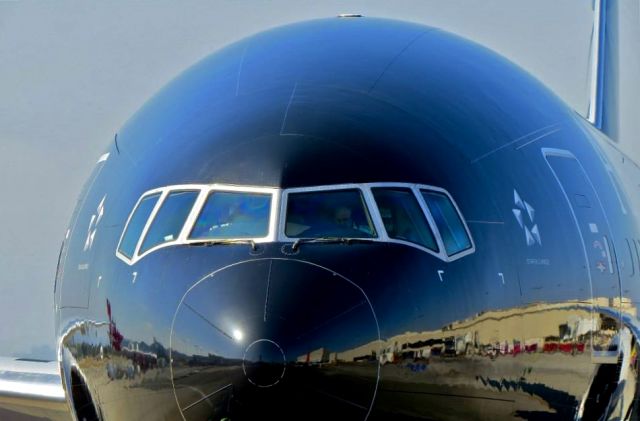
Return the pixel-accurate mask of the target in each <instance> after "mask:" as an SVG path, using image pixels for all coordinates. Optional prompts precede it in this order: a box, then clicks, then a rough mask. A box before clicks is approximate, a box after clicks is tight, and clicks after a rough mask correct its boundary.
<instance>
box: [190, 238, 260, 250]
mask: <svg viewBox="0 0 640 421" xmlns="http://www.w3.org/2000/svg"><path fill="white" fill-rule="evenodd" d="M187 244H188V245H190V246H205V247H211V246H217V245H219V244H249V245H250V246H251V250H252V251H256V249H257V247H258V246H257V245H256V242H255V241H253V240H252V239H223V238H221V239H217V240H199V241H193V242H190V243H187Z"/></svg>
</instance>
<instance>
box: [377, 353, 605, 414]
mask: <svg viewBox="0 0 640 421" xmlns="http://www.w3.org/2000/svg"><path fill="white" fill-rule="evenodd" d="M570 358H571V359H573V360H572V366H573V367H574V368H575V365H579V366H580V367H582V368H583V370H582V371H581V373H580V374H576V373H575V372H574V371H573V370H572V371H569V370H567V369H566V365H567V362H568V359H570ZM541 359H544V368H537V369H535V370H534V369H532V366H534V365H535V366H538V367H540V366H541V363H542V361H541ZM592 370H593V365H592V364H591V362H590V358H589V356H588V355H582V354H580V355H576V356H571V355H562V354H553V355H541V354H530V355H519V356H518V357H516V358H514V357H511V356H507V357H498V358H497V359H496V360H493V361H492V360H489V359H486V358H481V357H470V358H459V359H441V358H433V359H431V362H430V363H429V364H427V367H426V369H425V370H424V371H420V372H414V371H412V370H410V369H409V368H407V366H406V365H402V364H398V365H390V364H388V365H385V366H384V367H383V369H382V382H381V386H380V388H379V391H378V401H377V405H376V408H377V409H379V410H381V411H383V413H386V414H388V416H391V414H392V413H393V412H394V411H402V412H403V413H404V414H405V415H407V416H409V417H410V416H411V415H416V416H417V415H418V414H419V415H420V416H423V417H424V416H425V415H428V416H430V417H433V418H437V419H503V418H513V417H514V416H516V415H517V416H519V417H521V418H524V419H530V418H532V417H537V416H542V415H546V416H547V417H549V416H552V417H553V416H556V417H561V418H563V417H566V416H567V415H569V414H572V413H573V411H575V407H576V406H577V403H578V402H579V400H580V398H581V396H578V394H579V393H581V391H580V389H579V385H580V384H584V382H585V381H586V379H588V378H589V376H590V375H591V373H592ZM499 373H514V376H513V378H504V377H501V376H500V374H499ZM543 383H544V386H543ZM516 410H517V411H518V412H517V413H516V412H515V411H516ZM384 418H385V416H384V415H382V416H381V418H380V419H384ZM407 419H411V418H407ZM416 419H420V418H416Z"/></svg>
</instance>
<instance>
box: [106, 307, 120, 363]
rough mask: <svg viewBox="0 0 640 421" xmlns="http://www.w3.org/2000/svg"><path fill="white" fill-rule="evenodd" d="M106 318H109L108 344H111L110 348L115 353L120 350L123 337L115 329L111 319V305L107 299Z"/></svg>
mask: <svg viewBox="0 0 640 421" xmlns="http://www.w3.org/2000/svg"><path fill="white" fill-rule="evenodd" d="M107 316H108V317H109V342H111V346H112V347H113V349H115V350H116V351H120V350H121V349H122V340H123V339H124V336H122V333H120V331H119V330H118V328H117V327H116V322H115V321H114V320H113V319H112V318H111V303H110V302H109V299H108V298H107Z"/></svg>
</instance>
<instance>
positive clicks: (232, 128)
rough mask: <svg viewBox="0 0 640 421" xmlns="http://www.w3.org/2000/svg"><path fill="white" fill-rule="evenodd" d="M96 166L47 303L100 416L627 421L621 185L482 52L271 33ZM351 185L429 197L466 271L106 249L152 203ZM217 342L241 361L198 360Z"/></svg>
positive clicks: (627, 276) (417, 31)
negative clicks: (457, 231)
mask: <svg viewBox="0 0 640 421" xmlns="http://www.w3.org/2000/svg"><path fill="white" fill-rule="evenodd" d="M108 153H109V155H108V158H107V159H105V160H103V161H101V162H99V163H98V164H97V165H96V169H95V171H94V173H93V174H92V176H91V178H90V180H89V181H88V182H87V185H86V187H85V189H84V191H83V193H82V195H81V197H80V199H79V202H78V206H77V209H76V211H75V213H74V216H73V217H72V221H71V224H70V227H69V231H68V233H67V238H66V239H65V241H64V243H63V247H62V250H61V257H60V264H59V267H58V271H57V276H56V293H55V295H56V317H57V325H58V329H59V332H58V333H59V335H60V356H61V359H62V362H63V364H62V365H63V371H64V373H63V375H64V377H65V378H66V382H67V386H71V385H72V383H73V379H72V377H73V376H72V372H75V373H78V374H77V375H76V377H79V378H81V379H82V382H84V383H86V385H87V388H88V391H89V393H90V396H91V399H92V400H93V403H94V405H95V407H96V410H97V412H98V413H99V414H100V416H101V417H103V418H104V419H125V418H129V419H143V418H147V419H148V418H155V419H162V418H176V419H180V418H181V417H184V418H185V419H203V420H204V419H215V420H219V419H223V418H224V417H229V418H230V419H231V420H238V419H257V418H258V417H263V418H264V419H298V420H299V419H318V420H320V419H322V420H326V419H354V420H356V419H360V420H364V419H371V420H373V419H375V420H386V419H403V420H404V419H406V420H409V419H433V418H435V419H466V418H483V419H484V418H492V419H495V418H512V417H520V418H525V419H532V418H535V417H538V416H543V415H544V416H548V417H557V418H558V419H565V418H576V417H578V418H583V419H590V418H594V419H596V418H598V417H599V416H601V415H602V414H607V416H608V417H609V416H610V417H615V416H621V417H625V416H627V414H628V413H630V411H633V410H635V408H634V407H633V400H634V398H635V395H636V375H637V370H636V367H635V355H636V351H635V347H636V340H635V338H636V335H637V333H638V332H640V331H639V330H638V319H637V312H636V306H637V303H638V302H640V288H639V287H638V284H639V281H640V255H639V254H638V253H639V248H640V231H638V219H637V211H638V209H639V208H638V206H637V204H638V201H639V200H640V195H639V191H638V185H637V180H638V179H639V178H638V177H640V169H638V167H637V166H636V165H635V164H634V163H633V162H632V161H631V160H630V159H628V158H627V157H625V156H624V155H623V154H622V153H621V152H619V151H618V150H616V149H615V147H614V146H613V145H612V144H611V143H610V141H608V140H607V139H606V138H605V137H604V136H603V135H601V134H600V133H598V132H597V131H596V130H594V129H593V128H592V127H591V126H590V125H589V124H588V123H587V122H585V121H584V120H583V119H582V118H580V117H579V116H577V115H576V114H574V112H572V111H571V110H569V109H568V108H567V107H566V106H565V105H564V104H563V103H562V102H561V101H560V100H559V99H558V98H557V97H555V96H554V95H553V94H552V93H550V92H549V91H548V90H547V89H546V88H545V87H544V86H542V85H541V84H540V83H539V82H537V81H536V80H535V79H533V78H532V77H531V76H529V75H528V74H526V72H524V71H523V70H521V69H519V68H517V67H516V66H514V65H513V64H511V63H509V62H508V61H506V60H505V59H503V58H501V57H499V56H497V55H496V54H494V53H492V52H490V51H488V50H486V49H484V48H483V47H480V46H478V45H476V44H473V43H471V42H469V41H466V40H463V39H460V38H457V37H455V36H452V35H450V34H447V33H444V32H442V31H439V30H436V29H433V28H427V27H424V26H419V25H414V24H408V23H402V22H395V21H387V20H378V19H369V18H340V19H331V20H319V21H312V22H307V23H301V24H295V25H290V26H286V27H283V28H280V29H275V30H272V31H268V32H265V33H262V34H259V35H256V36H254V37H251V38H248V39H246V40H243V41H240V42H238V43H236V44H233V45H232V46H230V47H227V48H225V49H223V50H222V51H220V52H218V53H216V54H214V55H212V56H210V57H208V58H206V59H204V60H203V61H201V62H200V63H198V64H196V65H195V66H193V67H192V68H190V69H189V70H187V71H186V72H184V74H182V75H181V76H180V77H179V78H177V79H176V80H175V81H173V82H171V83H170V84H169V85H168V86H167V87H166V88H165V89H164V90H162V91H161V92H160V93H159V94H158V95H157V96H155V97H154V98H153V99H151V100H150V101H149V102H148V103H147V104H146V105H145V106H144V107H143V108H142V109H141V110H140V111H139V112H138V113H137V114H136V115H135V116H134V117H133V118H132V119H131V120H130V121H129V122H128V123H127V124H126V125H125V126H124V127H123V128H122V129H121V130H120V131H119V132H118V135H117V137H116V139H115V140H114V142H113V144H112V145H111V146H110V147H109V149H108ZM372 182H398V183H416V184H425V185H431V186H436V187H440V188H444V189H446V190H447V191H448V192H449V193H450V194H451V196H452V197H453V198H454V199H455V201H456V202H457V204H458V206H459V208H460V211H461V213H462V215H463V216H464V218H465V220H466V223H467V225H468V227H469V230H470V233H471V236H472V238H473V241H474V243H475V251H474V252H473V253H471V254H468V255H466V256H464V257H461V258H459V259H457V260H454V261H450V262H447V261H444V260H441V259H439V258H437V257H435V256H433V255H431V254H428V253H425V252H424V251H421V250H418V249H416V248H413V247H409V246H406V245H401V244H392V243H353V244H330V243H327V244H302V245H300V246H299V247H298V248H297V249H296V250H292V249H291V243H284V242H278V241H275V242H268V243H261V244H258V245H257V247H256V249H255V250H253V249H252V248H251V247H250V246H249V245H247V244H225V245H212V246H188V245H179V246H171V247H166V248H162V249H159V250H157V251H155V252H153V253H150V254H149V255H147V256H145V257H143V258H142V259H140V260H139V261H137V262H136V263H134V264H133V265H130V264H128V263H126V262H124V261H122V260H121V259H119V258H117V257H116V254H115V251H116V248H117V245H118V241H119V239H120V236H121V234H122V231H123V229H124V225H125V223H126V221H127V218H128V216H129V214H130V213H131V211H132V209H133V208H134V206H135V204H136V202H137V200H138V199H139V198H140V196H141V195H142V194H143V193H144V192H145V191H148V190H150V189H154V188H157V187H163V186H169V185H179V184H180V185H182V184H213V183H221V184H230V185H241V186H264V187H276V188H282V189H286V188H291V187H306V186H321V185H333V184H345V183H372ZM518 199H519V200H518ZM525 202H526V206H525ZM100 205H102V206H100ZM518 211H519V212H518ZM516 214H519V215H520V218H519V217H517V216H516ZM98 215H99V217H98ZM96 221H97V223H96ZM534 231H535V233H536V234H535V235H534V234H533V232H534ZM89 239H90V241H89ZM107 302H108V303H109V311H108V310H107ZM185 306H189V307H188V308H189V310H186V308H187V307H185ZM225 323H228V324H229V326H231V325H234V323H235V325H237V326H242V329H243V332H244V338H243V341H242V342H243V343H242V344H237V346H235V347H234V346H232V345H229V344H226V345H225V344H223V342H224V341H225V340H226V339H224V338H222V336H224V335H222V336H220V335H221V333H220V331H219V330H216V329H217V328H219V327H220V326H221V325H223V324H225ZM223 330H224V329H223ZM265 339H267V340H269V341H273V343H274V344H277V347H276V348H279V349H280V350H281V351H282V353H283V355H285V357H284V361H285V362H284V363H278V362H277V360H278V358H280V356H279V354H278V353H277V352H275V351H274V349H276V348H273V347H271V348H270V346H271V345H269V343H271V342H266V341H264V340H265ZM261 340H262V342H259V344H260V346H264V347H265V349H264V350H263V351H261V352H258V353H257V354H259V355H258V356H257V357H256V358H254V359H253V360H252V364H253V365H254V366H252V368H251V367H249V368H247V367H248V365H249V364H248V363H247V361H249V359H248V357H247V355H248V353H251V352H254V351H255V350H254V349H249V348H248V347H247V346H248V345H249V344H251V343H253V342H254V341H261ZM231 342H232V341H231ZM212 350H213V351H215V352H213V351H212ZM269 355H271V357H269ZM274 355H275V356H274ZM243 358H244V361H243ZM248 369H249V370H250V369H255V370H258V371H260V370H262V372H261V373H262V374H256V375H255V376H258V377H255V376H254V375H252V374H251V373H249V374H248V372H247V370H248ZM264 373H266V374H264ZM274 373H275V374H274ZM252 376H253V377H252ZM260 376H264V378H265V379H266V380H256V379H257V378H259V377H260ZM269 379H271V380H274V381H271V380H269Z"/></svg>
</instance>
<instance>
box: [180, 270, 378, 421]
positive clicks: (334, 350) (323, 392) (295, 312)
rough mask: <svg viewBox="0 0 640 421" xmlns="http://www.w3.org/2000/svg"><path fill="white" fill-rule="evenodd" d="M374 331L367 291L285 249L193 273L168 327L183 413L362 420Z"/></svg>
mask: <svg viewBox="0 0 640 421" xmlns="http://www.w3.org/2000/svg"><path fill="white" fill-rule="evenodd" d="M379 345H380V332H379V328H378V323H377V320H376V316H375V313H374V311H373V308H372V307H371V304H370V302H369V299H368V297H367V296H366V294H365V292H364V291H363V290H362V289H361V288H360V287H359V286H358V285H357V284H356V283H354V282H352V281H351V280H349V279H347V278H346V277H344V276H342V275H340V274H338V273H335V272H333V271H331V270H329V269H327V268H324V267H321V266H318V265H316V264H312V263H309V262H304V261H298V260H290V259H262V260H251V261H247V262H241V263H237V264H234V265H230V266H228V267H226V268H223V269H220V270H217V271H215V272H213V273H211V274H209V275H207V276H206V277H204V278H203V279H201V280H199V281H197V282H196V283H195V284H194V285H193V286H192V287H191V288H190V289H189V291H188V292H187V293H186V294H185V295H184V297H183V299H182V302H181V304H180V306H179V307H178V309H177V311H176V314H175V317H174V321H173V326H172V330H171V375H172V380H173V385H174V392H175V396H176V400H177V403H178V406H179V407H180V411H181V413H182V415H183V416H184V418H185V419H187V420H222V419H225V418H226V419H229V420H231V421H236V420H256V419H278V420H284V419H286V420H293V419H295V420H328V419H348V420H365V419H367V417H368V416H369V413H370V411H371V408H372V405H373V401H374V399H375V395H376V389H377V386H378V377H379V359H378V355H379V354H380V353H379Z"/></svg>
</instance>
